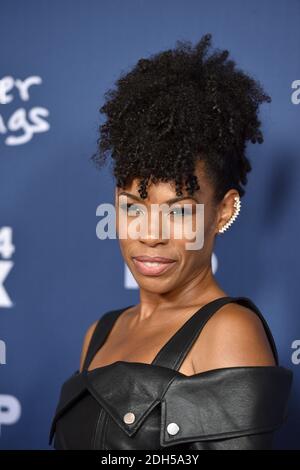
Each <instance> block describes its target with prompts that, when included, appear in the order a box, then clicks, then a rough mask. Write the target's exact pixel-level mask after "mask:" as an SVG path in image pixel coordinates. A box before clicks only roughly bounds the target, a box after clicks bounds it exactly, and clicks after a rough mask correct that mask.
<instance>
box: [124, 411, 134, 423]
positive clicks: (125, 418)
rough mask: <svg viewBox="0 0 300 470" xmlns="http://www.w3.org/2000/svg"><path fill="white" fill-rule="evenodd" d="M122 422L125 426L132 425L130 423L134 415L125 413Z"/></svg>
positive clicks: (132, 421)
mask: <svg viewBox="0 0 300 470" xmlns="http://www.w3.org/2000/svg"><path fill="white" fill-rule="evenodd" d="M123 421H124V423H126V424H132V423H134V421H135V415H134V413H131V412H129V413H126V414H125V415H124V417H123Z"/></svg>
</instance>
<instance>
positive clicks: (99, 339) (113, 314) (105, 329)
mask: <svg viewBox="0 0 300 470" xmlns="http://www.w3.org/2000/svg"><path fill="white" fill-rule="evenodd" d="M130 307H133V305H130V306H128V307H124V308H120V309H118V310H111V311H109V312H106V313H104V315H102V317H101V318H100V319H99V320H98V322H97V325H96V327H95V329H94V332H93V334H92V338H91V340H90V343H89V346H88V350H87V353H86V356H85V359H84V363H83V367H82V370H87V369H88V367H89V365H90V363H91V362H92V359H93V357H94V356H95V354H96V352H97V351H98V350H99V349H100V348H101V346H102V345H103V344H104V342H105V340H106V338H107V337H108V335H109V332H110V330H111V329H112V327H113V324H114V323H115V321H116V320H117V318H118V316H119V315H121V313H122V312H124V311H125V310H127V309H128V308H130Z"/></svg>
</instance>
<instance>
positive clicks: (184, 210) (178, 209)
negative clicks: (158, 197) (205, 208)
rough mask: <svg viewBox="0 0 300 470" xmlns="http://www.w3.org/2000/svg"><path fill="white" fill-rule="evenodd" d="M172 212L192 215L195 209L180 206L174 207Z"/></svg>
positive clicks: (177, 214)
mask: <svg viewBox="0 0 300 470" xmlns="http://www.w3.org/2000/svg"><path fill="white" fill-rule="evenodd" d="M170 213H174V215H175V216H187V215H192V213H193V211H192V210H191V209H190V208H187V207H184V206H180V207H174V209H172V210H171V211H170Z"/></svg>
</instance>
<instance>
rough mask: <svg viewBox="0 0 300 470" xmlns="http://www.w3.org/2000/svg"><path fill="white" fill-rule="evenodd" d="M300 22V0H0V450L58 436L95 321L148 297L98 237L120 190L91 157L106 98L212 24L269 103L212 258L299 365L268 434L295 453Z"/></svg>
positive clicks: (43, 445)
mask: <svg viewBox="0 0 300 470" xmlns="http://www.w3.org/2000/svg"><path fill="white" fill-rule="evenodd" d="M299 24H300V2H299V0H289V1H286V0H276V1H274V0H252V2H244V1H242V0H227V1H225V2H224V1H221V0H210V1H209V2H208V1H204V0H198V1H196V0H190V1H184V0H163V1H162V0H151V1H148V2H147V1H145V0H144V1H143V0H128V1H121V0H112V1H108V0H106V1H104V0H103V1H101V0H88V1H84V0H60V1H58V0H51V1H50V0H27V1H26V2H25V1H22V0H19V1H17V0H1V7H0V57H1V63H0V67H1V69H0V103H1V104H0V431H1V435H0V447H1V448H2V449H48V448H49V447H48V433H49V426H50V420H51V418H52V416H53V413H54V409H55V406H56V403H57V399H58V393H59V388H60V386H61V384H62V382H63V381H64V380H65V379H66V378H67V377H68V376H69V375H70V374H71V373H72V372H73V371H75V369H77V368H78V366H79V357H80V351H81V346H82V340H83V336H84V333H85V331H86V329H87V327H88V326H89V325H90V324H91V323H92V322H94V321H95V320H96V319H97V318H100V317H101V315H102V314H103V313H104V312H106V311H107V310H110V309H113V308H119V307H123V306H127V305H131V304H134V303H137V302H138V301H139V297H138V289H137V286H136V285H135V283H134V282H133V280H132V278H130V273H128V272H127V271H126V267H125V266H124V263H123V258H122V255H121V253H120V250H119V247H118V241H117V240H105V241H101V240H99V239H98V238H97V237H96V224H97V222H98V218H97V217H96V207H97V206H98V205H99V204H100V203H102V202H111V203H112V202H113V187H114V186H113V185H114V182H113V180H112V178H111V176H110V173H109V171H108V170H105V171H103V172H101V173H100V172H98V171H97V170H96V169H95V167H94V166H93V165H92V163H90V162H89V156H90V155H91V154H92V153H93V152H94V151H95V148H96V139H97V136H98V135H97V127H98V124H99V113H98V108H99V107H100V105H101V103H102V102H103V94H104V92H105V91H106V90H107V89H108V88H109V87H111V86H112V85H113V83H114V81H115V80H116V79H117V78H118V76H119V74H120V72H121V71H125V70H129V69H130V68H131V67H132V66H133V65H134V64H135V63H136V61H137V60H138V59H139V58H141V57H146V56H148V55H149V54H151V53H155V52H158V51H161V50H163V49H166V48H170V47H174V45H175V41H176V40H177V39H188V40H191V41H192V42H193V43H195V42H196V41H198V40H199V39H200V37H201V36H202V35H203V34H205V33H208V32H210V33H212V39H213V47H219V48H222V49H225V48H226V49H229V51H230V53H231V56H232V58H234V60H236V61H237V63H238V65H239V66H240V67H241V68H243V69H244V70H245V71H246V72H247V71H248V72H249V73H251V74H252V75H254V76H255V77H256V78H257V79H259V80H260V81H261V82H262V84H263V85H264V87H265V89H266V91H267V92H268V93H269V94H270V95H271V96H272V99H273V101H272V103H271V104H265V105H263V106H262V112H261V119H262V121H263V132H264V136H265V142H264V144H263V145H261V146H259V145H250V146H249V147H248V156H249V157H250V160H251V162H252V163H253V171H252V172H251V174H249V183H248V186H247V187H246V196H245V198H243V204H242V210H241V213H240V216H239V217H238V219H237V221H236V222H235V223H234V224H233V225H232V227H231V228H230V230H228V231H227V232H226V234H224V235H221V236H219V237H218V239H217V243H216V247H215V252H214V261H215V262H214V269H215V275H216V277H217V280H218V281H219V283H220V284H221V286H222V287H223V288H224V290H225V291H227V292H228V293H229V294H230V295H236V296H240V295H245V296H248V297H250V298H251V299H252V300H253V301H254V302H255V303H256V304H257V306H258V307H259V308H260V310H261V311H262V313H263V314H264V316H265V317H266V319H267V321H268V323H269V325H270V327H271V329H272V332H273V334H274V337H275V341H276V344H277V347H278V351H279V356H280V363H281V365H284V366H286V367H289V368H291V369H292V370H293V372H294V383H293V392H292V397H291V402H290V416H289V419H288V421H287V422H286V423H285V425H284V426H283V427H282V429H281V430H280V431H279V432H278V433H277V436H276V440H275V442H276V447H277V448H294V449H300V443H299V441H300V438H299V430H300V405H299V400H298V397H299V380H300V378H299V376H300V371H299V369H300V320H299V318H300V315H299V313H300V308H299V307H300V306H299V274H298V263H299V254H298V248H297V246H298V240H299V237H300V223H299V201H300V185H299V169H300V160H299V143H300V133H299V114H300V105H299V104H300V91H299V90H300V54H299V48H300V28H299ZM270 399H272V397H270Z"/></svg>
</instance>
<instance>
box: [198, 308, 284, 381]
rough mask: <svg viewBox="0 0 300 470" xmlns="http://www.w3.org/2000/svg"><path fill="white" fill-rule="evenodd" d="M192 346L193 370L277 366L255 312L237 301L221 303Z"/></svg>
mask: <svg viewBox="0 0 300 470" xmlns="http://www.w3.org/2000/svg"><path fill="white" fill-rule="evenodd" d="M194 346H195V347H194V348H193V355H192V362H193V367H194V370H195V373H199V372H203V371H205V370H209V369H217V368H222V367H236V366H266V365H271V366H274V365H276V363H275V359H274V356H273V352H272V349H271V346H270V343H269V340H268V337H267V334H266V332H265V328H264V326H263V324H262V321H261V319H260V318H259V317H258V315H257V314H256V313H255V312H254V311H253V310H251V309H250V308H248V307H245V306H243V305H240V304H237V303H234V302H232V303H229V304H226V305H223V307H221V308H220V309H219V310H218V311H217V312H216V313H215V314H214V315H213V316H212V317H211V319H210V320H209V321H208V322H207V323H206V325H205V326H204V328H203V330H202V331H201V333H200V335H199V336H198V338H197V341H196V343H195V345H194Z"/></svg>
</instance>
